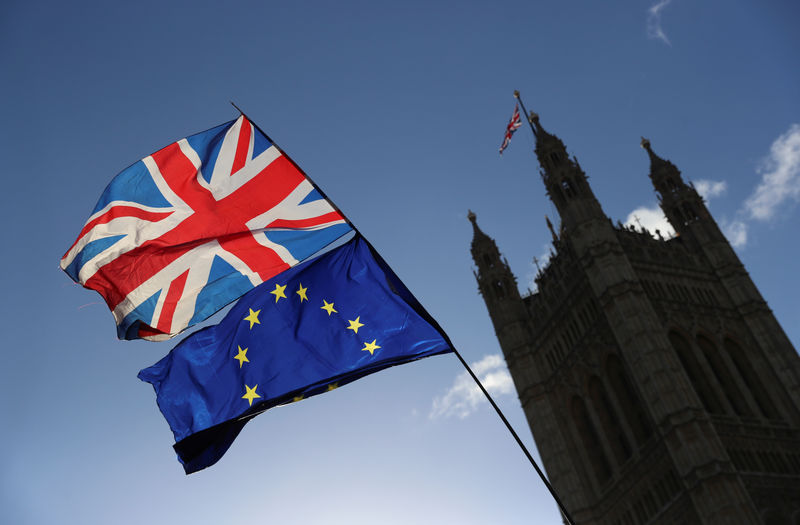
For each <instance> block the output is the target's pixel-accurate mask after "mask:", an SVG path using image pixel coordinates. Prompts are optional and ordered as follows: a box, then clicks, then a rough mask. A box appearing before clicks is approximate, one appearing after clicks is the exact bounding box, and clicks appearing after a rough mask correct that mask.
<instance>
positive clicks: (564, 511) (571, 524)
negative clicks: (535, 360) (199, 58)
mask: <svg viewBox="0 0 800 525" xmlns="http://www.w3.org/2000/svg"><path fill="white" fill-rule="evenodd" d="M514 96H515V97H517V98H519V92H517V91H515V92H514ZM520 105H522V100H520ZM231 106H233V107H234V108H236V111H238V112H239V113H241V114H242V115H243V116H244V117H246V118H247V120H249V121H250V123H251V124H253V127H255V128H256V129H257V130H258V131H259V132H260V133H261V134H262V135H264V136H265V137H267V140H269V141H270V142H271V143H272V145H273V146H275V147H276V148H278V150H279V151H280V152H281V153H283V155H284V157H286V159H287V160H288V161H289V162H291V163H292V164H293V165H294V167H295V168H297V170H298V171H299V172H300V173H302V174H303V175H305V177H306V178H307V179H308V181H309V182H310V183H311V185H312V186H314V188H315V189H316V190H317V191H318V192H319V193H320V195H322V197H323V198H324V199H325V200H327V201H328V202H329V203H330V204H331V206H333V207H334V208H335V209H336V211H338V212H339V214H341V216H342V217H344V219H345V220H346V221H347V224H349V225H350V227H351V228H353V231H354V232H356V234H358V235H359V236H360V237H361V238H362V239H363V240H364V242H366V243H367V245H368V246H369V248H370V250H371V251H372V254H373V255H374V256H375V257H376V258H378V259H379V260H381V261H383V257H381V255H380V254H379V253H378V251H377V250H375V248H374V247H373V246H372V244H371V243H370V242H369V241H368V240H367V239H366V238H365V237H364V236H363V235H361V232H360V231H359V230H358V228H356V226H355V224H353V223H352V222H350V219H348V218H347V216H346V215H345V214H344V213H342V211H341V210H340V209H339V207H338V206H336V204H335V203H334V202H333V201H332V200H330V199H329V198H328V197H327V196H326V195H325V193H324V192H323V191H322V189H321V188H320V187H319V186H317V185H316V184H315V183H314V181H313V180H311V177H309V176H308V174H307V173H306V172H305V171H303V170H302V168H300V166H298V165H297V163H296V162H295V161H294V160H292V158H291V157H290V156H289V155H288V154H287V153H286V152H285V151H283V150H282V149H281V148H280V146H278V145H277V144H276V143H275V142H274V141H273V140H272V139H271V138H270V137H269V135H267V134H266V133H265V132H264V130H263V129H261V128H260V127H259V126H258V124H256V123H255V122H254V121H253V120H252V119H250V118H249V117H247V114H246V113H245V112H244V111H242V110H241V109H240V108H239V106H237V105H236V104H234V103H233V101H231ZM522 110H523V111H525V106H522ZM528 123H529V124H531V130H533V124H532V123H531V122H530V118H528ZM535 134H536V132H535V131H534V135H535ZM383 263H384V264H386V262H385V261H383ZM420 307H422V306H421V305H420ZM422 310H423V312H424V314H425V317H426V320H427V321H428V322H429V323H431V324H432V325H433V327H434V328H435V329H436V330H437V331H438V332H439V333H440V334H441V335H442V337H443V338H444V340H445V342H446V343H447V344H448V345H449V346H450V348H451V349H452V350H453V353H454V354H455V355H456V357H458V360H459V361H461V364H462V365H464V368H466V370H467V372H468V373H469V375H470V376H471V377H472V379H473V380H474V381H475V383H476V384H477V385H478V387H479V388H480V389H481V392H483V395H484V396H486V399H488V400H489V403H490V404H491V405H492V407H494V410H495V412H497V415H498V416H500V419H501V420H502V421H503V423H505V425H506V428H507V429H508V431H509V432H511V435H512V436H514V439H515V440H516V441H517V444H518V445H519V447H520V448H521V449H522V452H523V453H524V454H525V456H526V457H527V458H528V461H530V463H531V465H532V466H533V468H534V469H535V470H536V473H537V474H538V475H539V477H540V478H541V480H542V482H543V483H544V485H545V486H546V487H547V490H549V491H550V495H551V496H553V499H554V500H555V502H556V503H557V504H558V507H559V508H560V509H561V513H562V515H563V516H564V519H565V520H566V521H567V523H568V524H569V525H575V521H574V520H573V519H572V517H571V516H570V514H569V512H567V509H566V507H564V504H563V503H562V502H561V499H560V498H559V497H558V494H556V491H555V490H554V489H553V486H552V485H550V482H549V481H547V478H545V476H544V473H543V472H542V470H541V469H540V468H539V465H537V464H536V461H535V460H534V459H533V456H531V453H530V452H528V449H527V448H526V447H525V444H524V443H523V442H522V440H521V439H520V437H519V436H518V435H517V433H516V432H515V431H514V428H513V427H512V426H511V423H509V422H508V419H506V416H505V415H504V414H503V412H502V411H501V410H500V407H498V406H497V403H495V402H494V399H492V396H490V395H489V392H487V391H486V389H485V388H484V387H483V385H482V384H481V382H480V380H479V379H478V376H476V375H475V373H474V372H473V371H472V369H471V368H470V367H469V365H468V364H467V362H466V361H465V360H464V358H463V357H462V356H461V354H460V353H459V351H458V350H456V347H455V346H454V345H453V342H452V341H450V338H449V337H448V336H447V334H446V333H445V331H444V330H442V327H441V326H439V323H438V322H437V321H436V320H435V319H434V318H433V317H431V315H430V314H429V313H428V312H427V311H426V310H425V309H424V308H422Z"/></svg>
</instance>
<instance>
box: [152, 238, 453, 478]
mask: <svg viewBox="0 0 800 525" xmlns="http://www.w3.org/2000/svg"><path fill="white" fill-rule="evenodd" d="M451 351H452V349H451V347H450V345H449V343H448V342H447V339H446V337H445V336H444V335H443V333H442V332H441V330H440V329H439V328H438V325H437V324H436V322H435V321H434V320H433V319H432V318H431V317H430V316H429V315H428V314H427V312H425V310H424V309H423V308H422V306H421V305H420V304H419V303H418V302H417V300H416V299H415V298H414V296H413V295H412V294H411V293H410V292H409V291H408V289H407V288H406V287H405V286H404V285H403V283H402V282H401V281H400V280H399V279H398V278H397V276H396V275H395V274H394V273H393V272H392V270H391V269H390V268H389V267H388V266H387V265H386V263H385V262H384V261H383V260H382V259H381V258H380V256H379V255H377V253H376V252H375V251H374V249H373V248H372V247H371V246H370V245H369V244H368V243H367V242H366V241H365V240H364V239H363V238H361V237H360V236H359V235H357V234H356V235H354V237H353V238H352V239H351V240H349V241H348V242H346V243H344V244H342V245H341V246H339V247H337V248H334V249H332V250H330V251H329V252H327V253H325V254H323V255H321V256H319V257H317V258H315V259H313V260H311V261H307V262H305V263H302V264H300V265H297V266H295V267H294V268H291V269H289V270H287V271H285V272H284V273H282V274H280V275H278V276H276V277H274V278H273V279H270V280H268V281H266V282H265V283H263V284H262V285H260V286H259V287H257V288H256V289H254V290H252V291H250V292H249V293H247V294H246V295H244V296H243V297H242V298H241V299H240V300H239V301H238V303H236V305H234V306H233V308H232V309H231V310H230V311H229V312H228V313H227V314H226V316H225V318H224V319H223V320H222V321H221V322H220V323H219V324H218V325H216V326H212V327H208V328H204V329H202V330H199V331H197V332H195V333H194V334H192V335H190V336H188V337H187V338H186V339H184V340H183V341H182V342H181V343H179V344H178V345H177V346H176V347H175V348H174V349H173V350H172V351H171V352H170V353H169V354H168V355H167V356H166V357H165V358H164V359H162V360H161V361H159V362H158V363H156V364H155V365H153V366H151V367H150V368H146V369H144V370H142V371H141V372H140V373H139V378H140V379H142V380H143V381H147V382H149V383H152V385H153V387H154V389H155V391H156V397H157V401H158V406H159V408H160V410H161V412H162V413H163V415H164V417H165V418H166V420H167V422H168V423H169V426H170V428H171V429H172V432H173V433H174V435H175V440H176V444H175V450H176V451H177V452H178V457H179V459H180V461H181V463H183V466H184V469H185V470H186V473H187V474H188V473H191V472H195V471H197V470H200V469H203V468H205V467H207V466H209V465H212V464H214V463H215V462H216V461H217V460H218V459H219V458H220V457H221V456H222V455H223V454H224V453H225V451H226V450H227V449H228V447H229V446H230V444H231V443H232V442H233V440H234V438H235V437H236V436H237V435H238V433H239V431H240V430H241V429H242V427H243V426H244V424H245V423H246V422H247V421H248V420H249V419H250V418H251V417H252V416H254V415H256V414H259V413H261V412H263V411H264V410H266V409H268V408H270V407H273V406H275V405H279V404H284V403H289V402H292V401H298V400H300V399H303V398H307V397H309V396H313V395H315V394H319V393H323V392H327V391H330V390H332V389H334V388H337V387H339V386H342V385H344V384H346V383H349V382H351V381H354V380H356V379H358V378H360V377H363V376H365V375H368V374H371V373H373V372H377V371H378V370H381V369H384V368H387V367H390V366H394V365H398V364H401V363H406V362H409V361H413V360H416V359H419V358H422V357H426V356H430V355H435V354H441V353H445V352H451Z"/></svg>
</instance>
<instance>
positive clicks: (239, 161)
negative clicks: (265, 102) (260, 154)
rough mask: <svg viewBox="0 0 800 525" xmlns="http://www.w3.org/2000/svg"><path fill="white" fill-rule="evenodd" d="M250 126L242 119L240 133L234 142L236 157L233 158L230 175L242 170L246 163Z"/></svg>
mask: <svg viewBox="0 0 800 525" xmlns="http://www.w3.org/2000/svg"><path fill="white" fill-rule="evenodd" d="M251 128H252V126H251V125H250V123H249V122H248V121H247V119H242V126H241V131H239V140H238V141H237V142H236V155H234V157H233V167H232V168H231V175H233V174H234V173H236V172H237V171H239V170H240V169H242V168H244V165H245V163H246V162H247V151H248V150H249V148H250V135H251V133H252V130H251Z"/></svg>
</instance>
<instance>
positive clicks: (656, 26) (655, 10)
mask: <svg viewBox="0 0 800 525" xmlns="http://www.w3.org/2000/svg"><path fill="white" fill-rule="evenodd" d="M670 2H672V0H658V2H656V3H655V4H653V5H652V6H650V8H649V9H648V10H647V36H648V37H649V38H653V39H656V40H661V41H662V42H664V43H665V44H667V45H668V46H671V45H672V43H670V41H669V38H667V34H666V33H664V29H662V28H661V12H662V11H663V10H664V8H665V7H667V6H668V5H669V4H670Z"/></svg>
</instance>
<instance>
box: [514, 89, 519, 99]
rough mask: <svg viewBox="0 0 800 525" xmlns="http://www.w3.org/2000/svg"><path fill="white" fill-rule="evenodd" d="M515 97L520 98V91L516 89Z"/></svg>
mask: <svg viewBox="0 0 800 525" xmlns="http://www.w3.org/2000/svg"><path fill="white" fill-rule="evenodd" d="M514 98H519V91H518V90H516V89H515V90H514Z"/></svg>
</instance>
